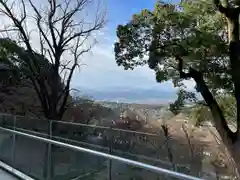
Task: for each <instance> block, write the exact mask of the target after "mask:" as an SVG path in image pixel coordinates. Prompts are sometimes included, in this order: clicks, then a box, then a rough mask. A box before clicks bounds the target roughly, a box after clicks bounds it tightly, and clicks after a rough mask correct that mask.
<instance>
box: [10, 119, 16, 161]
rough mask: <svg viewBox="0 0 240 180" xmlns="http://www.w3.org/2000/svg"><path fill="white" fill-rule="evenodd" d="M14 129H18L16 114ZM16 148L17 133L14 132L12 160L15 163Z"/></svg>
mask: <svg viewBox="0 0 240 180" xmlns="http://www.w3.org/2000/svg"><path fill="white" fill-rule="evenodd" d="M13 130H14V131H15V130H16V116H13ZM15 150H16V134H15V133H14V134H13V144H12V154H11V160H12V163H14V160H15Z"/></svg>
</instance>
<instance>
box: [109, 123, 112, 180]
mask: <svg viewBox="0 0 240 180" xmlns="http://www.w3.org/2000/svg"><path fill="white" fill-rule="evenodd" d="M108 130H109V140H108V148H109V154H112V143H113V135H112V128H111V127H110V128H109V129H108ZM108 162H109V164H108V180H112V159H109V161H108Z"/></svg>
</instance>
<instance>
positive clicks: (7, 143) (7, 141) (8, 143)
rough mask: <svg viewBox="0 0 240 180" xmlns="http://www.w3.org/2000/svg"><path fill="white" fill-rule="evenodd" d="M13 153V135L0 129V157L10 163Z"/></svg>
mask: <svg viewBox="0 0 240 180" xmlns="http://www.w3.org/2000/svg"><path fill="white" fill-rule="evenodd" d="M12 155H13V135H12V134H11V133H9V132H5V131H0V159H1V161H2V162H4V163H6V164H8V165H11V164H12V163H13V161H12Z"/></svg>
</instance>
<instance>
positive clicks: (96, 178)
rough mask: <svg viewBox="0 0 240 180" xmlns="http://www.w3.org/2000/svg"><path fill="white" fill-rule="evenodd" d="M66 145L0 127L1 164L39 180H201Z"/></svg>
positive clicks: (37, 134) (104, 153)
mask: <svg viewBox="0 0 240 180" xmlns="http://www.w3.org/2000/svg"><path fill="white" fill-rule="evenodd" d="M66 141H67V140H65V141H64V139H63V138H61V137H52V138H49V136H47V135H46V134H43V133H37V132H35V134H33V133H31V134H30V133H27V132H23V131H19V130H16V129H15V130H13V129H8V128H3V127H0V160H1V161H2V162H3V163H5V164H7V165H9V166H11V167H13V168H15V169H17V170H19V171H21V172H22V173H24V174H26V175H28V176H30V177H32V178H33V179H39V180H81V179H82V180H142V179H146V178H147V179H150V180H178V179H186V180H200V178H196V177H193V176H189V175H186V174H182V173H178V172H174V171H171V170H168V169H163V168H160V167H159V166H153V165H150V164H145V163H142V162H139V161H137V160H134V159H131V160H130V159H127V158H123V157H120V156H116V155H111V154H109V153H108V151H109V150H108V149H101V151H100V149H98V147H97V146H96V147H95V148H93V147H89V148H87V147H83V146H82V147H81V146H79V144H78V143H77V142H75V143H74V141H72V142H71V143H66Z"/></svg>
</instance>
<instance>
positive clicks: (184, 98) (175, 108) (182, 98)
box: [169, 89, 197, 115]
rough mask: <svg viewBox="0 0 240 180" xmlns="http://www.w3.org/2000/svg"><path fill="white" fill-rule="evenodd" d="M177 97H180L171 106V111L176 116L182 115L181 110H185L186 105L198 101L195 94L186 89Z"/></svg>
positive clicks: (180, 91) (181, 90)
mask: <svg viewBox="0 0 240 180" xmlns="http://www.w3.org/2000/svg"><path fill="white" fill-rule="evenodd" d="M177 95H178V98H177V100H176V101H175V102H174V103H171V104H170V105H169V109H170V111H171V112H172V113H173V114H175V115H177V114H178V113H180V111H181V109H182V108H184V105H185V104H186V103H191V102H196V101H197V98H196V96H195V94H194V93H192V92H187V91H186V90H184V89H180V90H179V92H178V94H177Z"/></svg>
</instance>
